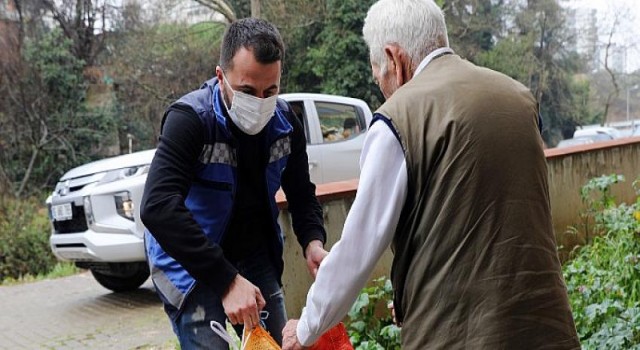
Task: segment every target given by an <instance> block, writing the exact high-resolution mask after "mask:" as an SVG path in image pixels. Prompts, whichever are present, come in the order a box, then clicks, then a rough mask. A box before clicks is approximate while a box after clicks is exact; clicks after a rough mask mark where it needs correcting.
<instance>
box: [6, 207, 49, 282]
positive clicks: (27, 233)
mask: <svg viewBox="0 0 640 350" xmlns="http://www.w3.org/2000/svg"><path fill="white" fill-rule="evenodd" d="M50 232H51V228H50V224H49V220H48V216H47V212H46V208H45V207H44V206H43V205H42V201H41V200H39V199H37V198H31V199H27V200H13V199H12V200H6V201H0V283H2V281H4V280H7V279H20V278H22V277H24V276H27V275H32V276H36V275H39V274H44V273H48V272H50V271H52V270H53V268H54V267H55V266H56V263H57V260H56V258H55V256H54V255H53V254H52V253H51V249H50V248H49V233H50Z"/></svg>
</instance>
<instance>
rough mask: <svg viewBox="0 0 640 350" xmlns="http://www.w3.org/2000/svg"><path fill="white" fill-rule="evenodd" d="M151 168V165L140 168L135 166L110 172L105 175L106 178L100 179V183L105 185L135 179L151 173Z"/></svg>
mask: <svg viewBox="0 0 640 350" xmlns="http://www.w3.org/2000/svg"><path fill="white" fill-rule="evenodd" d="M149 167H150V165H149V164H146V165H140V166H133V167H129V168H121V169H114V170H109V171H107V172H106V173H105V175H104V177H102V179H100V183H101V184H105V183H109V182H113V181H118V180H122V179H126V178H130V177H134V176H140V175H144V174H146V173H148V172H149Z"/></svg>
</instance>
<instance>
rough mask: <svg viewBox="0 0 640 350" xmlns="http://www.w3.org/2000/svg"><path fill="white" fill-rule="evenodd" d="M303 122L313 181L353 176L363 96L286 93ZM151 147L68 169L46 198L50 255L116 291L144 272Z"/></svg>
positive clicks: (367, 113)
mask: <svg viewBox="0 0 640 350" xmlns="http://www.w3.org/2000/svg"><path fill="white" fill-rule="evenodd" d="M280 97H282V98H283V99H284V100H286V101H288V102H289V103H290V104H291V106H292V108H293V109H294V111H295V112H296V114H297V115H298V117H299V118H300V119H301V120H302V122H303V124H304V127H305V133H306V137H307V153H308V155H309V171H310V174H311V180H312V181H313V182H314V183H316V184H319V183H326V182H332V181H341V180H348V179H353V178H357V177H358V176H359V175H360V168H359V158H360V152H361V150H362V145H363V143H364V137H365V132H366V130H367V127H368V125H369V123H370V122H371V118H372V115H371V110H370V109H369V106H368V105H367V104H366V103H365V102H364V101H362V100H358V99H353V98H348V97H343V96H334V95H324V94H283V95H280ZM154 154H155V150H148V151H141V152H136V153H132V154H127V155H123V156H117V157H112V158H108V159H103V160H99V161H95V162H91V163H88V164H85V165H82V166H79V167H77V168H74V169H71V170H69V171H68V172H67V173H66V174H64V175H63V176H62V178H61V179H60V180H59V182H58V183H57V185H56V187H55V189H54V191H53V193H52V194H51V195H50V196H49V197H48V198H47V206H48V208H49V218H50V220H51V226H52V233H51V237H50V239H49V241H50V245H51V249H52V251H53V253H54V254H55V255H56V257H58V258H59V259H61V260H67V261H73V262H75V264H76V265H77V266H78V267H81V268H87V269H89V270H91V273H92V274H93V276H94V278H95V279H96V280H97V281H98V282H99V283H100V284H101V285H102V286H104V287H105V288H107V289H110V290H112V291H114V292H121V291H127V290H132V289H136V288H138V287H139V286H140V285H141V284H142V283H144V282H145V281H146V279H147V278H148V277H149V267H148V265H147V263H146V258H145V252H144V242H143V237H144V226H143V224H142V222H141V221H140V213H139V210H138V209H139V208H140V201H141V199H142V193H143V190H144V183H145V180H146V178H147V173H148V171H149V165H150V163H151V160H152V159H153V156H154Z"/></svg>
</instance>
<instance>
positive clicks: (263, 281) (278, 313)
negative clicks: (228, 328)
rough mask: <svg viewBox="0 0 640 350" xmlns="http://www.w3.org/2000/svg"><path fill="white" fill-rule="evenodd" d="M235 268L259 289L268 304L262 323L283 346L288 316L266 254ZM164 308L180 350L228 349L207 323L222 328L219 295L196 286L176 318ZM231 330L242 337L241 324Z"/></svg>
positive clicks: (167, 307) (169, 310) (224, 318)
mask: <svg viewBox="0 0 640 350" xmlns="http://www.w3.org/2000/svg"><path fill="white" fill-rule="evenodd" d="M236 268H237V269H238V272H239V273H240V275H242V277H244V278H246V279H247V280H249V281H250V282H251V283H253V284H254V285H255V286H256V287H258V288H260V292H261V293H262V296H263V297H264V299H265V301H266V302H267V304H266V306H265V307H264V309H263V311H267V312H268V317H267V318H266V319H264V320H263V321H264V325H265V326H266V329H267V331H269V333H271V336H272V337H273V339H274V340H275V341H276V342H277V343H278V344H282V329H283V328H284V326H285V324H286V322H287V313H286V310H285V306H284V295H283V294H282V288H280V285H279V284H278V276H277V272H276V270H275V269H274V267H273V266H272V264H271V263H270V261H269V258H268V255H267V253H266V252H264V253H259V254H257V255H254V256H251V257H250V258H247V259H245V260H242V261H240V262H238V263H237V264H236ZM165 309H166V311H167V314H168V315H169V316H170V319H171V322H172V325H173V331H174V332H175V333H176V335H177V336H178V340H179V341H180V347H181V349H182V350H191V349H194V350H195V349H212V350H217V349H228V348H229V345H228V344H227V342H225V341H224V340H223V339H222V338H220V337H219V336H218V335H217V334H216V333H214V332H213V331H212V330H211V328H210V321H217V322H218V323H220V324H221V325H222V326H223V327H224V325H225V320H226V319H227V316H226V315H225V313H224V308H223V307H222V299H221V296H219V295H217V294H215V293H214V292H213V291H212V290H210V289H208V288H206V286H205V285H203V284H200V283H198V284H196V287H195V288H194V289H193V291H191V293H190V294H189V296H188V297H187V300H185V303H184V306H183V308H182V311H181V312H180V313H178V314H177V316H175V317H171V316H174V315H176V312H175V311H176V310H175V309H174V310H171V309H172V307H171V306H165ZM234 328H235V330H236V333H237V334H238V335H239V337H240V338H242V325H240V326H239V327H234Z"/></svg>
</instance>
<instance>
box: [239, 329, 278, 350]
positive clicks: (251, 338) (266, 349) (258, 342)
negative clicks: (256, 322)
mask: <svg viewBox="0 0 640 350" xmlns="http://www.w3.org/2000/svg"><path fill="white" fill-rule="evenodd" d="M242 349H243V350H281V349H280V346H279V345H278V343H276V341H275V340H273V338H272V337H271V335H270V334H269V332H267V331H266V330H265V329H264V328H262V327H261V326H258V327H256V328H254V329H253V330H251V331H248V330H247V329H246V328H245V329H244V333H243V335H242Z"/></svg>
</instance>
